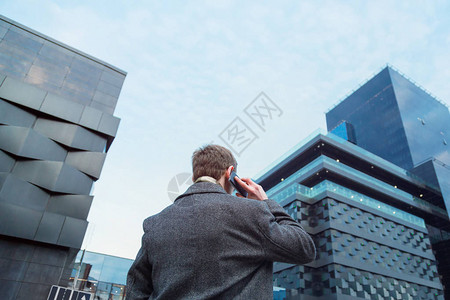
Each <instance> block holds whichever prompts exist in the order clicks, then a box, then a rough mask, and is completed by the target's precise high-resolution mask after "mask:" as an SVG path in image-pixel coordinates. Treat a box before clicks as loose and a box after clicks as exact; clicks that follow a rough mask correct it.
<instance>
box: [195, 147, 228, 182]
mask: <svg viewBox="0 0 450 300" xmlns="http://www.w3.org/2000/svg"><path fill="white" fill-rule="evenodd" d="M229 166H233V167H234V169H235V170H236V168H237V162H236V159H235V158H234V156H233V154H232V153H231V151H230V150H228V149H227V148H225V147H222V146H219V145H206V146H203V147H200V148H199V149H197V150H195V151H194V153H193V154H192V172H193V173H194V175H193V180H194V181H195V180H197V178H199V177H201V176H210V177H212V178H214V179H216V180H219V179H220V177H222V175H223V173H224V172H225V170H226V169H227V168H228V167H229Z"/></svg>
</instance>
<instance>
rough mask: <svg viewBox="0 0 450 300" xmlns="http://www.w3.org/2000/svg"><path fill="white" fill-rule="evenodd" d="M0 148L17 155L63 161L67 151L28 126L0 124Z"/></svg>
mask: <svg viewBox="0 0 450 300" xmlns="http://www.w3.org/2000/svg"><path fill="white" fill-rule="evenodd" d="M0 149H2V150H4V151H6V152H9V153H12V154H14V155H17V156H21V157H25V158H33V159H46V160H56V161H63V160H64V159H65V157H66V155H67V151H66V150H65V149H64V148H62V147H61V146H59V145H58V144H57V143H55V142H53V141H52V140H50V139H48V138H47V137H45V136H43V135H41V134H38V133H37V132H35V131H33V130H32V129H30V128H25V127H17V126H0Z"/></svg>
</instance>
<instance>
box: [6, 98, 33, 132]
mask: <svg viewBox="0 0 450 300" xmlns="http://www.w3.org/2000/svg"><path fill="white" fill-rule="evenodd" d="M35 120H36V117H35V116H34V115H33V114H31V113H29V112H27V111H25V110H23V109H21V108H19V107H17V106H15V105H13V104H11V103H9V102H7V101H4V100H2V99H0V124H6V125H13V126H22V127H31V126H32V125H33V123H34V121H35Z"/></svg>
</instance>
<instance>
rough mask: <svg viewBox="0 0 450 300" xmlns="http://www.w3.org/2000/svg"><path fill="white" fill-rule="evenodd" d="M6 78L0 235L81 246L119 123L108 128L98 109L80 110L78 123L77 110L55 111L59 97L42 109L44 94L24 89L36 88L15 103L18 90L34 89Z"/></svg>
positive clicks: (0, 127) (0, 139)
mask: <svg viewBox="0 0 450 300" xmlns="http://www.w3.org/2000/svg"><path fill="white" fill-rule="evenodd" d="M3 77H4V80H3V82H7V83H8V86H7V89H6V92H5V91H4V90H3V86H0V94H1V95H2V98H3V99H0V108H1V109H2V110H1V112H0V234H3V235H9V236H15V237H19V238H25V239H31V240H35V241H40V242H45V243H52V244H57V245H62V246H67V247H73V248H79V247H80V246H81V243H82V241H83V238H84V233H85V231H86V228H87V221H86V219H87V216H88V213H89V209H90V206H91V204H92V199H93V196H91V195H90V191H91V189H92V184H93V182H94V181H95V180H97V179H98V178H99V176H100V173H101V169H102V167H103V164H104V161H105V158H106V153H105V149H106V147H107V144H108V134H107V132H109V133H113V131H114V130H115V129H114V128H116V127H114V126H116V125H117V124H118V123H116V122H115V121H114V122H113V123H114V124H113V127H111V128H109V129H108V128H106V127H105V126H107V124H108V120H111V118H109V119H108V117H105V118H104V115H105V113H104V112H101V111H97V110H96V109H94V108H88V109H87V110H86V113H85V114H84V112H83V111H84V110H83V109H82V110H81V111H80V110H78V111H77V110H75V111H74V113H75V114H78V117H75V118H74V117H73V112H67V111H62V110H61V107H60V106H58V105H60V104H61V103H58V105H57V107H56V108H52V107H51V103H52V101H54V100H55V98H54V97H53V98H52V97H51V96H49V95H50V94H48V93H47V94H45V95H44V98H43V101H41V102H42V103H41V105H36V104H35V103H36V99H39V97H41V96H42V94H41V93H40V92H39V91H38V93H37V96H38V98H36V97H37V96H36V94H35V95H27V94H26V93H25V92H24V91H32V92H35V91H36V89H37V88H35V87H33V86H29V85H27V88H26V89H25V90H22V91H19V92H18V94H20V95H22V96H23V97H24V98H22V99H19V98H18V97H17V93H16V94H14V96H13V97H12V98H14V101H9V100H10V99H8V98H7V97H5V96H8V95H11V90H10V89H11V86H14V85H19V86H22V87H23V86H25V85H26V84H25V83H20V82H18V81H17V80H15V79H12V78H9V77H5V76H3ZM37 90H39V89H37ZM46 99H47V100H46ZM48 99H50V100H48ZM39 101H40V100H39ZM44 103H45V104H46V106H43V104H44ZM75 105H77V107H81V105H80V104H77V103H75ZM26 106H28V107H26ZM44 111H46V112H47V113H44ZM51 111H53V112H55V113H56V114H57V116H56V118H55V115H50V114H48V113H49V112H51ZM71 113H72V115H71ZM82 116H84V118H82ZM111 117H112V116H111ZM112 118H115V117H112ZM102 119H103V123H102V122H101V120H102ZM69 120H71V121H77V123H72V122H70V121H69ZM96 120H97V121H98V122H97V121H96ZM114 120H116V118H115V119H114ZM83 122H85V123H87V124H90V126H91V128H88V127H84V126H82V125H80V123H83ZM102 124H103V125H102ZM105 124H106V125H105ZM102 126H103V127H102ZM92 127H96V128H97V129H98V128H100V129H102V132H100V131H97V130H93V128H92Z"/></svg>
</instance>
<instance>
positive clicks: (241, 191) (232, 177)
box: [230, 171, 248, 198]
mask: <svg viewBox="0 0 450 300" xmlns="http://www.w3.org/2000/svg"><path fill="white" fill-rule="evenodd" d="M236 176H237V177H238V178H240V177H239V176H238V175H237V174H236V172H235V171H231V174H230V182H231V184H232V185H233V186H234V188H235V189H236V191H238V192H239V194H241V195H242V196H243V197H245V198H247V196H248V194H247V191H246V190H244V188H243V187H242V186H241V185H240V184H239V183H237V182H236V180H235V179H234V177H236Z"/></svg>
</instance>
